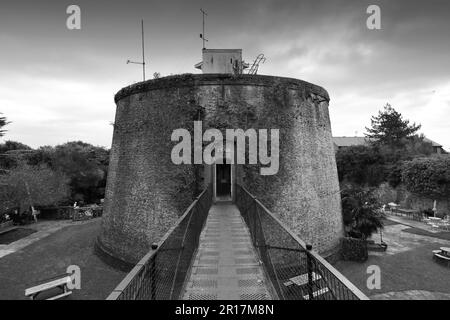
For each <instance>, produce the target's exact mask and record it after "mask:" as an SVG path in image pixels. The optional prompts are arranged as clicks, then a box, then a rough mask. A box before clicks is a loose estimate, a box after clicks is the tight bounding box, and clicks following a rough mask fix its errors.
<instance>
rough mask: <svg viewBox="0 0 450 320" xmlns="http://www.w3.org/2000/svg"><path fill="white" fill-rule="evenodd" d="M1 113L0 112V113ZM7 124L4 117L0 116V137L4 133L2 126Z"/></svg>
mask: <svg viewBox="0 0 450 320" xmlns="http://www.w3.org/2000/svg"><path fill="white" fill-rule="evenodd" d="M0 114H2V113H0ZM7 124H9V122H8V121H7V120H6V118H5V117H2V116H0V137H3V136H4V135H5V132H6V130H3V127H4V126H6V125H7Z"/></svg>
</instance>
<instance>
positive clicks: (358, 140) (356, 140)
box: [333, 137, 370, 147]
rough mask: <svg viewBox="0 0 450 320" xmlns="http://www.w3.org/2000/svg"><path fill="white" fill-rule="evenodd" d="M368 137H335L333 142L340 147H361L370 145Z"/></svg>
mask: <svg viewBox="0 0 450 320" xmlns="http://www.w3.org/2000/svg"><path fill="white" fill-rule="evenodd" d="M369 141H370V139H368V138H366V137H333V142H334V143H335V144H336V145H337V146H338V147H350V146H360V145H365V144H367V143H369Z"/></svg>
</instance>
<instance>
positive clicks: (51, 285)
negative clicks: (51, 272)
mask: <svg viewBox="0 0 450 320" xmlns="http://www.w3.org/2000/svg"><path fill="white" fill-rule="evenodd" d="M70 282H72V278H71V276H70V275H67V274H66V275H64V276H62V277H60V278H57V279H54V280H52V281H50V282H46V283H43V284H40V285H38V286H34V287H31V288H28V289H26V290H25V296H26V297H30V299H31V300H36V298H37V297H38V295H39V294H41V293H43V292H46V291H49V290H52V289H56V288H59V289H60V291H61V292H60V293H59V294H57V295H54V296H51V297H49V298H47V299H46V300H56V299H59V298H63V297H66V296H69V295H71V294H72V291H70V290H69V289H68V287H67V284H68V283H70Z"/></svg>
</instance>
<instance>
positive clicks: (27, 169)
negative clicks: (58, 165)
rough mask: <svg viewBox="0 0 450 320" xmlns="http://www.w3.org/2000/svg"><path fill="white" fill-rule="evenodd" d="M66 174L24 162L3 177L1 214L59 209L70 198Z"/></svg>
mask: <svg viewBox="0 0 450 320" xmlns="http://www.w3.org/2000/svg"><path fill="white" fill-rule="evenodd" d="M67 181H68V180H67V177H65V176H64V174H62V173H59V172H55V171H53V170H51V169H50V168H48V167H47V166H29V165H28V164H26V163H24V162H21V163H20V164H19V165H18V166H17V167H16V168H14V169H12V170H7V171H6V173H5V174H2V175H0V212H5V211H8V210H11V209H13V208H19V210H20V212H24V211H26V210H27V209H28V208H29V207H30V206H48V205H57V204H58V203H60V202H61V201H64V200H65V199H66V198H67V196H68V195H69V194H70V189H69V186H68V184H67Z"/></svg>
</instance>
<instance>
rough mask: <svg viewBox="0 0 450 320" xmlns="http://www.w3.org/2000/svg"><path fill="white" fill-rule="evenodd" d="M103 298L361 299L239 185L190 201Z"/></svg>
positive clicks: (314, 253) (350, 284)
mask: <svg viewBox="0 0 450 320" xmlns="http://www.w3.org/2000/svg"><path fill="white" fill-rule="evenodd" d="M107 299H108V300H178V299H185V300H271V299H281V300H366V299H368V298H367V297H366V296H365V295H364V294H363V293H362V292H361V291H360V290H359V289H358V288H356V287H355V286H354V285H353V284H352V283H351V282H350V281H349V280H348V279H347V278H345V277H344V276H343V275H342V274H341V273H340V272H339V271H337V270H336V269H335V268H334V267H333V266H331V265H330V264H329V263H328V262H327V261H326V260H325V259H323V258H322V257H321V256H320V255H319V254H317V253H316V252H315V251H313V250H312V248H311V246H308V245H306V244H305V243H304V242H303V241H302V240H301V239H299V238H298V237H297V236H296V235H295V234H294V233H292V232H291V231H290V230H289V229H288V228H287V227H286V226H285V225H284V224H283V223H282V222H281V221H280V220H278V219H277V218H276V217H275V216H274V215H273V214H272V213H271V212H270V211H269V210H268V209H267V208H266V207H264V205H263V204H262V203H261V202H260V201H259V200H258V199H256V198H255V197H253V196H252V195H251V194H250V193H249V192H248V191H247V190H246V189H245V188H244V187H242V186H240V185H236V201H235V203H232V202H231V201H220V202H216V203H215V204H212V192H211V187H209V188H207V189H205V190H204V191H203V192H202V193H201V194H200V195H199V196H198V197H197V198H196V200H195V201H194V202H193V203H192V204H191V205H190V206H189V208H188V209H187V210H186V211H185V213H184V214H183V216H182V217H180V219H179V220H178V221H177V223H176V224H175V226H174V227H172V228H171V229H170V230H169V231H168V232H167V233H166V235H165V236H164V237H163V238H162V239H161V240H160V242H159V243H158V244H155V245H153V246H152V250H151V251H150V252H149V253H148V254H146V255H145V256H144V257H143V258H142V259H141V261H140V262H139V263H138V264H137V265H136V266H135V267H134V268H133V269H132V270H131V271H130V273H129V274H128V275H127V276H126V277H125V279H123V281H122V282H121V283H120V284H119V285H118V286H117V287H116V289H115V290H114V291H113V292H112V293H111V294H110V295H109V297H108V298H107Z"/></svg>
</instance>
